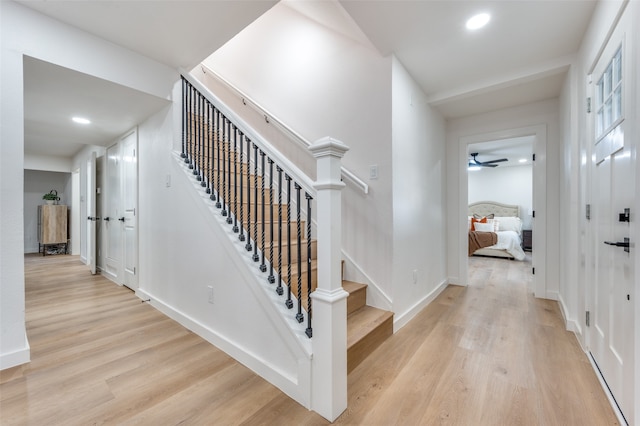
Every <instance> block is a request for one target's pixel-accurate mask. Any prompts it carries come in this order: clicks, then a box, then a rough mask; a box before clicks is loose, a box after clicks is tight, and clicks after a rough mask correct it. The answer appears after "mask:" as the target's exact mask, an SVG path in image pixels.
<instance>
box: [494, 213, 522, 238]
mask: <svg viewBox="0 0 640 426" xmlns="http://www.w3.org/2000/svg"><path fill="white" fill-rule="evenodd" d="M496 220H497V221H498V223H499V227H498V231H514V232H516V233H518V234H520V232H522V220H520V218H519V217H509V216H503V217H497V218H496Z"/></svg>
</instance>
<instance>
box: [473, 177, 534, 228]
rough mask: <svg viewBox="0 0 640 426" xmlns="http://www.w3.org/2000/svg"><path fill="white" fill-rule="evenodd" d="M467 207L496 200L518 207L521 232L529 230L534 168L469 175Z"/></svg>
mask: <svg viewBox="0 0 640 426" xmlns="http://www.w3.org/2000/svg"><path fill="white" fill-rule="evenodd" d="M468 199H469V204H471V203H477V202H479V201H497V202H498V203H504V204H515V205H518V206H520V219H522V223H523V225H522V229H531V216H529V212H530V211H531V210H532V208H533V168H532V167H531V165H523V166H513V167H496V168H487V167H485V168H482V169H480V170H475V171H470V172H469V186H468Z"/></svg>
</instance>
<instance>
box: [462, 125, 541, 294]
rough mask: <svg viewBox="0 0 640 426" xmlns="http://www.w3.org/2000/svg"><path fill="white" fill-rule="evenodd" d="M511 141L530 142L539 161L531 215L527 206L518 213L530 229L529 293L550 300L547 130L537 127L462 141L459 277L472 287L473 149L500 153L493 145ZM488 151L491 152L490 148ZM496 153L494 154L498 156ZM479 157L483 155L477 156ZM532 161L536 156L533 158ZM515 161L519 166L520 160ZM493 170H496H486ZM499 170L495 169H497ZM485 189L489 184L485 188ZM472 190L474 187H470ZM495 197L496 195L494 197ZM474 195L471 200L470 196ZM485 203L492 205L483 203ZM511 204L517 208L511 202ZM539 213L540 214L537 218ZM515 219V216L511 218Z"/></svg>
mask: <svg viewBox="0 0 640 426" xmlns="http://www.w3.org/2000/svg"><path fill="white" fill-rule="evenodd" d="M509 140H510V141H511V143H516V141H519V142H523V141H525V140H529V141H530V143H531V145H532V153H533V154H535V155H536V160H535V161H533V163H532V166H531V200H532V201H531V215H530V217H527V216H528V215H529V207H527V206H525V207H523V208H521V209H520V210H522V211H521V212H519V213H518V215H519V216H523V217H522V218H521V219H522V222H523V224H522V229H526V228H525V226H528V227H530V228H529V229H531V237H532V241H531V247H532V251H531V252H525V255H526V254H527V253H530V254H531V257H530V259H531V269H530V273H531V274H533V277H532V278H531V285H530V288H529V291H530V292H533V293H534V295H535V296H536V297H543V298H546V297H548V295H547V291H546V258H545V252H546V250H545V248H546V229H547V223H546V217H545V216H546V215H545V214H544V212H546V209H547V205H546V197H545V188H546V161H545V160H546V145H547V126H546V125H544V124H542V125H536V126H529V127H522V128H515V129H508V130H502V131H496V132H491V133H483V134H477V135H472V136H466V137H462V138H460V140H459V152H460V158H459V171H460V175H459V182H460V191H459V197H460V198H459V205H460V207H461V208H460V209H459V218H458V224H459V230H460V231H459V259H460V263H459V273H460V275H459V277H460V278H461V283H462V284H463V285H468V284H469V255H468V236H469V229H470V224H469V222H470V219H469V210H468V205H469V201H470V199H472V198H473V197H475V196H476V195H477V194H470V192H469V191H470V184H469V175H470V174H471V173H474V171H469V170H468V169H469V163H470V161H469V159H470V157H469V154H470V153H476V151H475V150H474V149H473V148H474V147H476V148H480V147H482V145H480V144H484V143H489V144H488V145H486V146H484V147H483V148H484V149H486V150H487V151H486V152H487V154H488V153H490V151H491V149H496V150H497V149H498V148H496V147H493V145H492V144H498V145H499V142H504V141H509ZM487 147H489V148H487ZM496 152H497V156H496V157H494V158H493V159H502V158H504V155H501V153H500V151H496ZM496 152H494V153H493V154H496ZM478 154H480V153H478ZM476 158H477V159H478V161H479V162H488V161H490V159H491V157H488V156H487V157H486V161H483V157H482V156H481V155H478V156H476ZM530 159H533V156H532V157H530ZM514 160H515V161H516V162H517V161H519V160H520V158H517V159H515V158H514ZM501 163H506V161H505V162H498V163H491V164H501ZM487 168H493V167H487ZM498 168H499V167H495V169H498ZM485 186H486V184H485ZM471 188H474V187H473V184H472V186H471ZM485 189H487V190H488V191H490V192H487V193H485V195H486V196H487V197H489V196H491V198H495V194H497V193H498V191H499V189H495V190H494V189H492V188H491V187H489V188H483V190H485ZM491 194H493V195H491ZM470 195H471V196H470ZM482 201H493V200H491V199H489V200H482ZM510 204H516V203H515V202H512V203H510ZM536 211H537V212H538V214H536ZM511 215H512V216H513V214H511Z"/></svg>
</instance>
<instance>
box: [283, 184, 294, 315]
mask: <svg viewBox="0 0 640 426" xmlns="http://www.w3.org/2000/svg"><path fill="white" fill-rule="evenodd" d="M284 178H285V179H286V181H287V300H286V301H285V302H284V304H285V306H286V307H287V308H289V309H291V308H293V300H291V176H289V175H288V174H286V173H285V175H284Z"/></svg>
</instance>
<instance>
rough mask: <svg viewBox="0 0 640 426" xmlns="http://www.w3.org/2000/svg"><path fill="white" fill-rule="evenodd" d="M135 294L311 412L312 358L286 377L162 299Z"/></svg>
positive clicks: (138, 291) (266, 362)
mask: <svg viewBox="0 0 640 426" xmlns="http://www.w3.org/2000/svg"><path fill="white" fill-rule="evenodd" d="M136 295H137V296H138V297H139V298H140V299H142V300H143V301H145V302H147V303H149V304H150V305H151V306H153V307H154V308H156V309H157V310H159V311H160V312H162V313H163V314H165V315H166V316H168V317H169V318H171V319H173V320H174V321H176V322H178V323H179V324H180V325H182V326H183V327H185V328H187V329H188V330H190V331H192V332H194V333H196V334H197V335H198V336H200V337H202V338H203V339H205V340H206V341H207V342H209V343H211V344H212V345H214V346H215V347H216V348H218V349H220V350H221V351H223V352H225V353H226V354H227V355H229V356H231V357H232V358H234V359H235V360H236V361H238V362H240V363H241V364H243V365H244V366H246V367H247V368H249V369H251V370H252V371H253V372H254V373H256V374H257V375H259V376H260V377H262V378H264V379H265V380H266V381H268V382H269V383H272V384H273V385H274V386H276V387H278V388H279V389H280V390H281V391H283V392H284V393H285V394H287V395H288V396H289V397H291V398H292V399H294V400H295V401H297V402H298V403H299V404H301V405H302V406H304V407H306V408H308V409H310V408H311V401H310V397H309V395H308V389H309V387H310V377H311V360H310V359H299V360H298V366H297V367H298V376H297V377H293V376H291V375H290V374H286V373H285V372H283V371H281V370H279V369H277V367H276V366H273V365H271V364H270V363H269V362H268V361H266V360H264V359H262V358H261V357H260V356H258V354H255V353H251V352H249V351H247V349H246V348H244V347H241V346H239V345H237V344H236V343H235V342H233V341H231V340H229V339H228V338H227V337H225V336H223V335H221V334H219V333H217V332H216V331H214V330H212V329H210V328H208V327H207V326H205V325H204V324H202V323H201V322H199V321H197V320H195V319H193V318H191V317H190V316H189V315H186V314H184V313H183V312H180V311H179V310H177V309H175V308H173V307H172V306H169V305H168V304H167V303H165V302H163V301H162V300H159V299H158V298H156V297H154V296H153V295H152V294H150V293H148V292H146V291H145V290H142V289H137V291H136Z"/></svg>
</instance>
